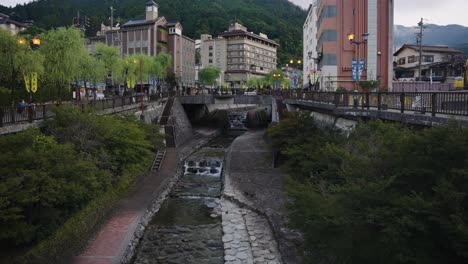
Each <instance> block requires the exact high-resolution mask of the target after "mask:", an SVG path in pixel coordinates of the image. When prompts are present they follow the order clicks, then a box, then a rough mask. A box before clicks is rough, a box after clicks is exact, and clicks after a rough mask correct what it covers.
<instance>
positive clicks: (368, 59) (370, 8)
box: [304, 0, 394, 90]
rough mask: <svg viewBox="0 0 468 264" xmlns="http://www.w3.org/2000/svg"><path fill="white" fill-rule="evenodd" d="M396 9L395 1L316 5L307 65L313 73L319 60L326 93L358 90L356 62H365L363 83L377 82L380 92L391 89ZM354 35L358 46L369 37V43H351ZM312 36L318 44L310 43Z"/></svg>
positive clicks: (308, 28)
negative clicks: (337, 90)
mask: <svg viewBox="0 0 468 264" xmlns="http://www.w3.org/2000/svg"><path fill="white" fill-rule="evenodd" d="M393 5H394V1H393V0H314V1H313V3H312V5H311V7H310V8H309V15H308V18H307V20H306V22H305V24H304V42H305V43H304V65H309V66H308V67H309V68H308V70H309V73H310V71H311V66H310V65H313V64H314V62H313V58H317V62H318V64H317V69H318V70H320V71H319V76H318V82H319V85H320V88H321V89H322V90H335V89H337V88H338V87H343V88H346V89H348V90H352V89H354V88H355V87H356V84H355V82H353V78H352V60H353V58H356V59H364V61H365V64H364V71H363V73H362V76H361V78H360V79H361V80H375V79H377V80H380V89H382V88H389V89H391V84H392V76H393V68H392V67H393V66H392V65H393V64H392V63H393V51H392V46H393V45H392V43H393ZM350 34H354V36H355V37H354V41H355V42H363V41H364V38H363V35H364V34H365V35H367V41H366V43H363V44H360V45H357V44H353V43H351V41H350V40H349V39H348V36H349V35H350ZM310 35H312V38H314V37H313V35H315V39H316V41H310V38H311V37H310ZM306 42H307V43H306ZM358 49H359V51H358ZM309 52H310V54H311V56H308V54H309ZM358 56H359V58H357V57H358ZM358 61H359V60H358ZM305 75H308V73H305Z"/></svg>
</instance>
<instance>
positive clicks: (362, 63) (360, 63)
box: [358, 59, 365, 80]
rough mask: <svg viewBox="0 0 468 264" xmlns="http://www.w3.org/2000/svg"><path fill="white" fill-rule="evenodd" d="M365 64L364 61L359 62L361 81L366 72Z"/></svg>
mask: <svg viewBox="0 0 468 264" xmlns="http://www.w3.org/2000/svg"><path fill="white" fill-rule="evenodd" d="M364 63H365V60H364V59H361V60H360V61H359V73H358V74H359V80H360V79H361V77H362V73H363V72H364Z"/></svg>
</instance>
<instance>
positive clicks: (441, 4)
mask: <svg viewBox="0 0 468 264" xmlns="http://www.w3.org/2000/svg"><path fill="white" fill-rule="evenodd" d="M187 1H191V0H187ZM290 1H291V2H293V3H296V4H297V5H299V6H302V7H304V8H305V9H307V8H308V6H309V4H310V3H312V0H290ZM340 1H341V0H340ZM379 1H380V0H379ZM24 2H29V0H0V4H2V5H4V6H14V5H16V4H17V3H24ZM156 2H157V0H156ZM467 10H468V0H445V1H440V0H395V24H398V25H404V26H416V25H417V23H418V22H419V20H420V19H421V17H423V18H424V19H425V23H430V24H438V25H447V24H459V25H463V26H468V14H466V11H467Z"/></svg>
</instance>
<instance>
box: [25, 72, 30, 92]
mask: <svg viewBox="0 0 468 264" xmlns="http://www.w3.org/2000/svg"><path fill="white" fill-rule="evenodd" d="M30 84H31V80H30V78H29V75H27V74H25V75H24V85H25V86H26V91H27V92H28V93H29V90H30V87H29V86H30Z"/></svg>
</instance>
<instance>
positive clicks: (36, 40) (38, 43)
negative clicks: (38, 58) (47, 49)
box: [31, 36, 41, 50]
mask: <svg viewBox="0 0 468 264" xmlns="http://www.w3.org/2000/svg"><path fill="white" fill-rule="evenodd" d="M31 42H32V45H31V48H32V49H33V50H36V49H38V48H39V46H41V39H40V38H39V37H38V36H34V37H33V38H32V39H31Z"/></svg>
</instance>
